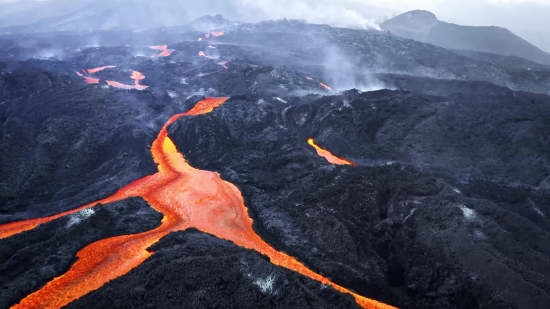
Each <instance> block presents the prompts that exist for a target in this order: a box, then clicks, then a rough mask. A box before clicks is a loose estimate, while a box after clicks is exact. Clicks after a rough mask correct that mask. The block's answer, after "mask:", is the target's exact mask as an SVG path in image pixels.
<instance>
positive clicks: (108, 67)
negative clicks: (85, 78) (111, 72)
mask: <svg viewBox="0 0 550 309" xmlns="http://www.w3.org/2000/svg"><path fill="white" fill-rule="evenodd" d="M113 68H116V66H114V65H106V66H104V67H99V68H95V69H87V70H84V71H85V72H87V73H88V74H94V73H97V72H99V71H103V70H105V69H113Z"/></svg>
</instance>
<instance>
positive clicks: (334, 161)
mask: <svg viewBox="0 0 550 309" xmlns="http://www.w3.org/2000/svg"><path fill="white" fill-rule="evenodd" d="M307 143H308V144H309V145H311V146H312V147H313V148H315V150H316V151H317V154H318V155H319V156H320V157H323V158H325V159H327V161H328V162H330V163H332V164H337V165H355V164H354V163H352V162H350V161H348V160H346V159H342V158H338V157H337V156H335V155H333V154H332V153H330V151H328V150H325V149H323V148H321V147H319V146H317V144H315V141H314V140H313V138H310V139H308V140H307Z"/></svg>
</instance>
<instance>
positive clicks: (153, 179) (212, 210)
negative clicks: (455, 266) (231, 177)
mask: <svg viewBox="0 0 550 309" xmlns="http://www.w3.org/2000/svg"><path fill="white" fill-rule="evenodd" d="M227 99H228V98H207V99H205V100H203V101H200V102H199V103H197V104H196V105H195V107H193V108H192V109H191V110H190V111H188V112H186V113H181V114H177V115H174V116H172V117H171V118H170V119H169V120H168V121H167V122H166V123H165V124H164V126H163V127H162V129H161V130H160V132H159V134H158V136H157V138H156V139H155V141H154V142H153V144H152V146H151V154H152V156H153V161H154V162H155V163H156V164H157V165H158V172H157V173H155V174H153V175H150V176H146V177H143V178H141V179H139V180H136V181H134V182H132V183H130V184H129V185H127V186H126V187H124V188H122V189H120V190H119V191H118V192H116V193H115V194H114V195H112V196H110V197H107V198H105V199H102V200H99V201H96V202H93V203H90V204H88V205H84V206H82V207H79V208H76V209H74V210H70V211H66V212H63V213H60V214H57V215H54V216H50V217H46V218H38V219H31V220H26V221H20V222H13V223H8V224H5V225H1V226H0V238H6V237H9V236H12V235H14V234H17V233H21V232H23V231H28V230H30V229H32V228H34V227H36V226H37V225H39V224H42V223H46V222H50V221H52V220H54V219H57V218H60V217H62V216H66V215H69V214H74V213H76V212H79V211H82V210H83V209H88V208H91V207H93V206H95V205H96V204H98V203H102V204H106V203H112V202H115V201H120V200H123V199H126V198H129V197H142V198H143V199H144V200H146V201H147V202H148V203H149V205H151V207H153V208H154V209H155V210H157V211H159V212H161V213H163V214H164V217H163V219H162V221H161V225H160V226H159V227H157V228H155V229H153V230H150V231H147V232H143V233H139V234H132V235H124V236H117V237H111V238H107V239H103V240H100V241H97V242H95V243H92V244H90V245H88V246H86V247H85V248H84V249H82V250H80V251H79V252H78V253H77V256H78V260H77V261H76V262H75V263H74V265H73V266H72V267H71V268H70V269H69V270H68V271H67V272H66V273H65V274H63V275H61V276H59V277H57V278H55V279H53V280H52V281H50V282H49V283H47V284H46V285H45V286H44V287H42V288H41V289H39V290H38V291H36V292H34V293H32V294H30V295H28V296H27V297H25V298H24V299H23V300H22V301H21V302H20V303H19V304H17V305H15V306H13V308H16V309H19V308H60V307H63V306H65V305H67V304H68V303H70V302H72V301H74V300H76V299H78V298H80V297H82V296H84V295H86V294H88V293H89V292H91V291H93V290H96V289H98V288H100V287H102V286H103V285H104V284H105V283H107V282H109V281H111V280H113V279H115V278H118V277H120V276H123V275H124V274H126V273H128V272H129V271H130V270H132V269H134V268H135V267H137V266H139V265H140V264H141V263H143V262H144V261H145V260H146V259H147V258H149V257H150V256H151V255H152V254H153V253H152V252H150V251H148V250H147V248H149V247H150V246H152V245H153V244H154V243H156V242H158V241H159V240H160V239H161V238H162V237H164V236H166V235H168V234H169V233H170V232H175V231H183V230H185V229H188V228H191V227H194V228H197V229H198V230H201V231H203V232H205V233H209V234H212V235H215V236H217V237H219V238H221V239H225V240H228V241H232V242H234V243H235V244H237V245H239V246H242V247H244V248H247V249H252V250H256V251H258V252H260V253H261V254H264V255H266V256H268V257H269V258H270V261H271V262H272V263H273V264H275V265H279V266H282V267H285V268H288V269H291V270H293V271H296V272H298V273H300V274H302V275H304V276H308V277H310V278H312V279H314V280H317V281H319V282H320V283H322V284H325V285H330V286H332V287H333V288H334V289H335V290H337V291H340V292H342V293H347V294H351V295H352V296H353V297H354V298H355V300H356V301H357V303H358V304H359V305H360V306H361V307H363V308H369V309H390V308H394V307H392V306H389V305H386V304H383V303H380V302H377V301H375V300H371V299H368V298H365V297H363V296H360V295H358V294H355V293H353V292H351V291H349V290H347V289H346V288H344V287H341V286H339V285H337V284H335V283H332V282H331V281H329V280H328V279H327V278H325V277H323V276H321V275H319V274H317V273H315V272H313V271H311V270H310V269H309V268H307V267H306V266H305V265H303V264H302V263H300V262H299V261H298V260H296V259H295V258H293V257H291V256H289V255H287V254H285V253H282V252H280V251H277V250H276V249H275V248H273V247H271V246H270V245H269V244H268V243H266V242H265V241H264V240H262V239H261V238H260V236H259V235H257V234H256V233H255V231H254V230H253V229H252V219H251V218H250V217H249V216H248V210H247V208H246V206H245V205H244V200H243V197H242V195H241V192H240V191H239V189H238V188H237V187H236V186H235V185H233V184H231V183H229V182H227V181H224V180H222V179H221V177H220V175H219V174H218V173H215V172H209V171H203V170H199V169H196V168H193V167H192V166H190V165H189V164H188V163H187V161H186V160H185V158H184V157H183V155H182V154H181V153H180V152H178V150H177V149H176V146H175V145H174V143H173V142H172V140H171V139H170V138H169V137H168V126H169V125H170V124H172V123H173V122H175V121H176V120H178V119H179V118H180V117H184V116H197V115H201V114H206V113H209V112H211V111H212V110H213V109H214V108H216V107H218V106H220V105H221V104H223V103H224V102H225V101H227Z"/></svg>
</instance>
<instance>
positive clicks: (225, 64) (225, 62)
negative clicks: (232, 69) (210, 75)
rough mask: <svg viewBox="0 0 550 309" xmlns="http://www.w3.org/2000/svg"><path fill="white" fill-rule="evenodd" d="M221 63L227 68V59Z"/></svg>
mask: <svg viewBox="0 0 550 309" xmlns="http://www.w3.org/2000/svg"><path fill="white" fill-rule="evenodd" d="M220 65H221V66H222V67H224V68H225V69H226V70H227V61H224V62H222V63H220Z"/></svg>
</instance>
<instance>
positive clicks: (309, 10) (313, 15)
mask: <svg viewBox="0 0 550 309" xmlns="http://www.w3.org/2000/svg"><path fill="white" fill-rule="evenodd" d="M239 1H240V3H241V5H242V8H243V10H253V11H256V12H261V13H263V14H261V13H260V15H264V16H265V17H266V18H269V19H281V18H287V19H303V20H307V21H308V22H310V23H315V24H329V25H331V26H336V27H347V28H360V29H375V30H380V26H379V25H378V24H377V23H376V22H374V20H372V19H369V18H366V17H365V16H363V15H362V14H360V13H359V12H357V11H356V10H353V9H351V8H349V7H346V6H344V5H343V4H342V2H341V1H328V0H318V1H295V0H264V1H257V0H239Z"/></svg>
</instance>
